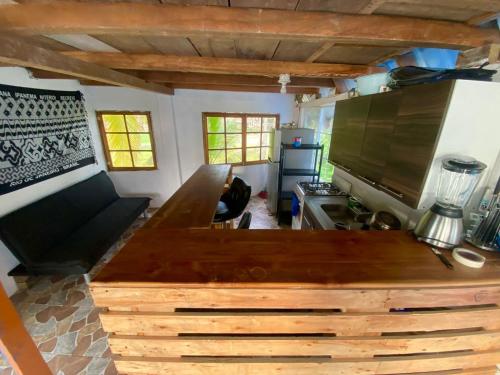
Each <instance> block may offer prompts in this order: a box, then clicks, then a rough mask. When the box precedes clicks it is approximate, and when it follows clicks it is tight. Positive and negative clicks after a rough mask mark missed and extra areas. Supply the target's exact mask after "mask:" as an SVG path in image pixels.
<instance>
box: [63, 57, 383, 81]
mask: <svg viewBox="0 0 500 375" xmlns="http://www.w3.org/2000/svg"><path fill="white" fill-rule="evenodd" d="M64 54H65V55H67V56H71V57H75V58H78V59H81V60H83V61H86V62H91V63H94V64H98V65H102V66H107V67H108V68H112V69H135V70H160V71H181V72H193V73H212V74H243V75H260V76H262V75H264V76H274V77H278V76H279V75H280V74H282V73H288V74H290V75H292V76H301V77H329V78H352V77H357V76H360V75H364V74H370V73H374V72H379V71H381V69H380V68H377V67H371V66H367V65H349V64H316V63H305V62H293V61H272V60H246V59H231V58H218V57H198V56H169V55H158V54H125V53H106V52H80V51H71V52H64Z"/></svg>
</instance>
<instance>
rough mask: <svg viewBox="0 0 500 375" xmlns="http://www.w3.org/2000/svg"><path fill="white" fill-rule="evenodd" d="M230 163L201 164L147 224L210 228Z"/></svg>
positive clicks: (167, 226) (150, 226)
mask: <svg viewBox="0 0 500 375" xmlns="http://www.w3.org/2000/svg"><path fill="white" fill-rule="evenodd" d="M230 173H231V166H230V165H228V164H223V165H202V166H201V167H199V168H198V170H197V171H196V172H194V174H193V175H192V176H191V177H190V178H189V179H188V180H187V181H186V182H185V183H184V184H183V185H182V186H181V187H180V188H179V189H178V190H177V191H176V192H175V193H174V195H172V197H170V199H169V200H168V201H167V202H165V204H164V205H163V206H161V207H160V209H159V210H158V211H157V212H156V213H155V214H154V216H153V217H152V218H151V219H150V220H149V221H148V222H147V223H146V225H145V227H147V228H157V227H161V228H205V229H206V228H210V226H211V225H212V221H213V218H214V215H215V210H216V208H217V203H218V202H219V199H220V196H221V195H222V193H223V191H224V185H225V184H226V181H227V179H228V177H229V174H230Z"/></svg>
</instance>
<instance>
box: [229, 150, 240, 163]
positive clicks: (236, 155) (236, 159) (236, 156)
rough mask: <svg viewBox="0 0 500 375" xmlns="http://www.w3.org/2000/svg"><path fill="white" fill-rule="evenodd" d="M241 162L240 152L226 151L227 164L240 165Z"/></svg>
mask: <svg viewBox="0 0 500 375" xmlns="http://www.w3.org/2000/svg"><path fill="white" fill-rule="evenodd" d="M242 161H243V157H242V150H241V148H240V149H237V150H227V162H228V163H241V162H242Z"/></svg>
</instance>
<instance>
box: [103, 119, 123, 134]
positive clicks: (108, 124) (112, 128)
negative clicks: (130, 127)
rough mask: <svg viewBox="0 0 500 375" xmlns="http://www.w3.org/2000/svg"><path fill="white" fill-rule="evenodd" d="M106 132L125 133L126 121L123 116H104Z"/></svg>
mask: <svg viewBox="0 0 500 375" xmlns="http://www.w3.org/2000/svg"><path fill="white" fill-rule="evenodd" d="M102 122H103V123H104V130H105V131H106V132H125V131H127V129H125V119H124V118H123V116H122V115H102Z"/></svg>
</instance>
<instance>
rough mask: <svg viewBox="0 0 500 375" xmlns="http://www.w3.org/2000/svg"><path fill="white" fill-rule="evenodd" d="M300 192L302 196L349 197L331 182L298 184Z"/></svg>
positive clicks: (303, 182) (304, 182)
mask: <svg viewBox="0 0 500 375" xmlns="http://www.w3.org/2000/svg"><path fill="white" fill-rule="evenodd" d="M298 188H299V191H300V192H301V193H302V195H318V196H328V195H335V196H347V193H346V192H343V191H342V190H340V189H339V188H338V187H337V186H336V185H334V184H332V183H331V182H306V181H302V182H299V183H298Z"/></svg>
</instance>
